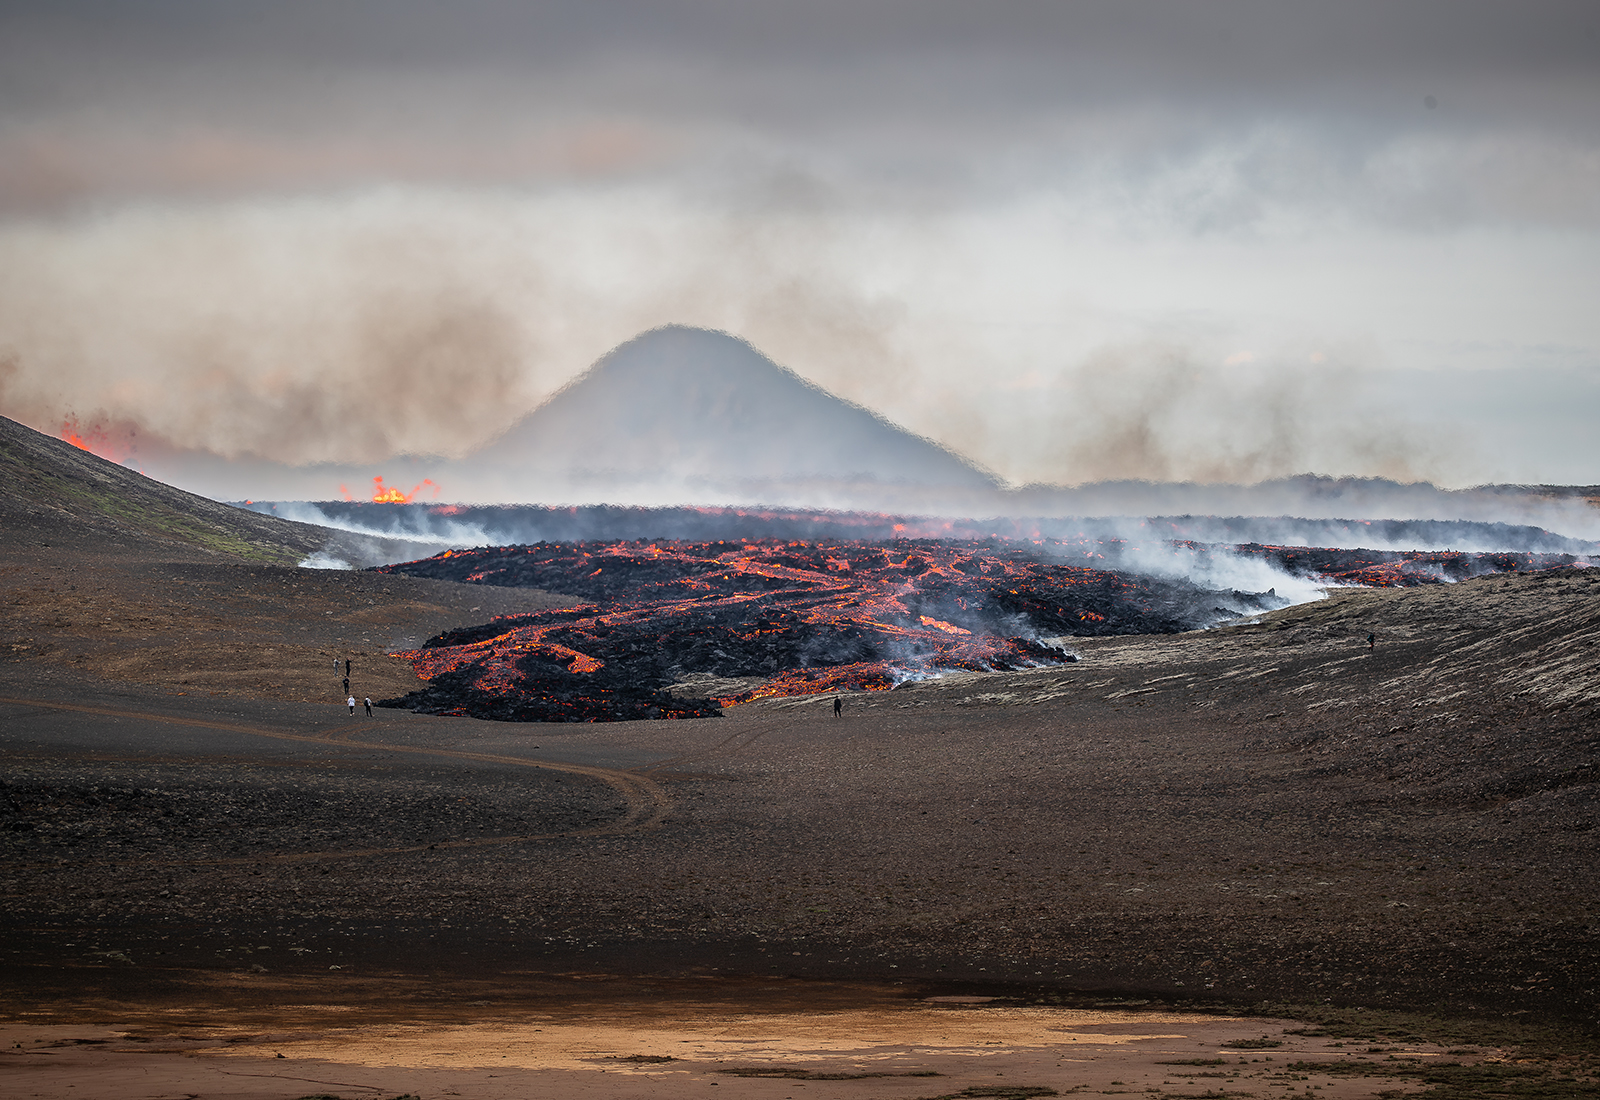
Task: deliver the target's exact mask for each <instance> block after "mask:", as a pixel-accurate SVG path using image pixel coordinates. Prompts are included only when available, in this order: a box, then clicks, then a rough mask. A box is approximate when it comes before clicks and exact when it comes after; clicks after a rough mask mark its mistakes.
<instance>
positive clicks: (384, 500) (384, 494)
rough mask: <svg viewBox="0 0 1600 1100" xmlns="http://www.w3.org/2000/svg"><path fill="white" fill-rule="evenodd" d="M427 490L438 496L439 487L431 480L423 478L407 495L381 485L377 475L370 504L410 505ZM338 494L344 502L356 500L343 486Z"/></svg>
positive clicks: (380, 478)
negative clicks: (429, 489) (418, 495)
mask: <svg viewBox="0 0 1600 1100" xmlns="http://www.w3.org/2000/svg"><path fill="white" fill-rule="evenodd" d="M428 488H431V489H432V490H433V495H434V496H438V495H439V486H437V485H435V484H434V482H433V479H432V478H426V477H425V478H423V479H422V483H421V484H420V485H413V486H412V487H411V491H410V492H409V493H408V492H406V491H405V490H403V489H401V488H399V487H398V486H394V485H385V484H384V483H383V477H382V475H379V476H378V477H375V478H373V479H372V503H374V504H410V503H411V502H412V501H413V500H415V499H416V498H417V494H418V493H420V492H422V490H423V489H428ZM339 493H340V495H341V496H343V497H344V499H346V500H349V501H354V500H355V499H356V497H355V494H354V493H352V492H351V491H350V490H349V489H348V488H347V487H345V486H343V485H341V486H339Z"/></svg>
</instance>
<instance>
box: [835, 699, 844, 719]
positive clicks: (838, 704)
mask: <svg viewBox="0 0 1600 1100" xmlns="http://www.w3.org/2000/svg"><path fill="white" fill-rule="evenodd" d="M833 716H834V717H835V718H842V717H843V716H844V700H843V699H841V698H839V697H838V696H837V695H835V696H834V697H833Z"/></svg>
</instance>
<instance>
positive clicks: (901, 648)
mask: <svg viewBox="0 0 1600 1100" xmlns="http://www.w3.org/2000/svg"><path fill="white" fill-rule="evenodd" d="M381 571H383V572H388V573H395V574H404V575H408V576H416V577H428V578H433V579H441V580H455V581H460V582H466V583H473V584H484V585H492V586H497V587H530V588H539V589H546V590H549V591H555V592H561V593H563V594H566V595H570V596H575V597H578V598H582V599H588V600H592V601H594V605H595V606H590V607H586V608H580V609H571V610H556V611H550V612H545V613H539V614H534V615H524V616H517V617H514V618H503V619H499V620H496V621H494V622H492V623H487V624H483V625H481V626H477V627H469V628H463V629H459V630H454V631H449V632H447V633H444V634H440V635H437V636H435V637H433V638H430V639H429V640H428V641H427V642H426V643H425V644H424V647H423V648H424V649H434V650H442V649H447V648H451V647H460V646H470V645H473V644H474V643H479V642H483V641H487V640H489V639H492V638H494V637H496V636H499V635H502V634H506V633H507V632H510V631H519V630H520V631H525V632H529V633H530V635H531V634H532V633H534V632H537V633H538V640H539V642H540V646H539V647H538V648H536V649H532V650H530V652H527V653H526V654H525V655H523V656H520V657H518V658H517V659H516V660H515V662H514V665H515V668H514V672H513V671H510V670H507V669H505V668H499V669H495V668H490V667H489V666H487V665H485V664H484V663H483V662H482V661H481V660H475V659H473V658H472V657H471V656H470V655H469V656H467V657H464V658H463V659H462V661H461V662H460V663H459V664H456V665H454V666H453V667H450V668H448V669H447V670H445V671H442V672H440V673H438V674H436V675H434V676H433V677H432V680H431V683H430V684H429V686H428V687H427V688H424V689H421V690H419V691H415V692H412V693H410V694H408V695H406V696H404V697H401V698H397V699H386V700H384V702H383V704H382V705H384V706H392V707H402V708H406V709H412V710H418V711H421V712H424V713H430V714H464V715H470V716H472V717H478V718H495V719H502V720H511V721H614V720H620V719H625V718H682V717H698V716H705V715H712V714H716V713H718V712H719V708H718V707H717V706H716V705H715V704H714V703H713V702H711V701H710V700H704V699H701V700H694V699H689V700H684V699H681V698H675V697H674V696H672V695H670V694H668V693H667V691H666V690H665V689H666V688H668V687H669V686H670V685H672V684H674V683H676V682H679V681H681V680H683V679H684V678H685V677H689V676H716V677H725V678H732V677H758V678H759V677H771V676H773V675H776V674H780V673H786V672H792V671H794V670H834V669H839V668H841V667H844V666H858V665H867V664H872V663H885V662H903V663H904V664H905V666H906V667H908V668H917V669H920V670H930V669H933V670H936V669H939V668H964V669H969V670H974V671H976V670H990V671H1007V670H1010V669H1015V668H1019V667H1026V666H1028V665H1032V664H1051V663H1062V662H1065V661H1069V660H1071V659H1072V656H1071V654H1070V653H1069V652H1068V651H1067V650H1065V649H1063V648H1061V647H1060V646H1056V645H1049V644H1046V643H1044V642H1042V641H1041V640H1040V639H1041V638H1046V637H1059V636H1063V635H1071V636H1079V637H1097V636H1110V635H1120V634H1151V633H1154V634H1169V633H1175V632H1178V631H1182V630H1188V629H1193V628H1194V627H1196V626H1201V625H1205V624H1207V623H1211V622H1215V621H1218V620H1219V619H1225V618H1231V617H1233V616H1236V615H1239V614H1241V613H1245V612H1248V611H1258V610H1262V609H1265V608H1269V607H1274V606H1281V604H1282V603H1283V602H1284V601H1283V600H1281V599H1279V598H1278V597H1277V596H1276V594H1275V593H1244V592H1237V591H1218V590H1209V589H1204V588H1200V587H1197V586H1195V585H1193V584H1190V583H1188V582H1184V581H1174V580H1163V579H1159V578H1153V577H1148V576H1135V575H1133V574H1128V573H1121V572H1113V571H1110V570H1105V569H1099V568H1093V567H1088V566H1082V565H1071V564H1065V563H1063V562H1061V561H1059V560H1053V559H1052V558H1051V556H1050V555H1049V553H1048V552H1046V551H1040V550H1039V549H1037V548H1035V547H1033V546H1031V545H1025V546H1020V547H1019V546H1014V545H1011V544H1008V543H1003V542H976V541H968V542H956V541H943V540H933V539H899V540H893V541H890V542H884V543H866V542H844V543H833V544H820V543H798V542H791V543H781V542H772V543H749V542H728V541H722V542H711V543H668V542H645V541H643V540H639V541H635V542H609V543H538V544H535V545H531V546H509V547H494V548H487V549H479V550H469V551H450V552H447V553H444V554H440V555H438V556H435V557H432V558H428V559H426V560H424V561H418V562H407V563H404V564H400V565H391V566H385V567H382V570H381ZM842 590H848V591H844V595H841V591H842ZM846 597H849V598H846ZM596 607H598V608H599V610H600V612H603V613H604V614H603V615H601V616H600V617H599V618H597V617H596V616H597V611H596ZM613 613H614V614H613ZM930 623H931V624H933V626H934V629H930V626H929V624H930ZM941 632H942V633H941ZM951 636H981V637H993V638H996V639H1003V641H1004V645H1003V646H1001V647H996V648H992V649H991V650H987V651H984V652H982V653H973V652H956V651H953V650H951V649H950V648H949V638H950V637H951ZM553 647H559V648H553ZM578 655H582V657H586V658H591V659H592V661H584V660H582V658H581V657H579V656H578ZM595 663H598V665H599V667H593V665H594V664H595ZM889 682H892V681H889Z"/></svg>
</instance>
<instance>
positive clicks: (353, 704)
mask: <svg viewBox="0 0 1600 1100" xmlns="http://www.w3.org/2000/svg"><path fill="white" fill-rule="evenodd" d="M345 702H347V703H349V704H350V713H351V714H354V713H355V712H356V697H355V696H354V695H352V696H350V698H348V699H346V700H345Z"/></svg>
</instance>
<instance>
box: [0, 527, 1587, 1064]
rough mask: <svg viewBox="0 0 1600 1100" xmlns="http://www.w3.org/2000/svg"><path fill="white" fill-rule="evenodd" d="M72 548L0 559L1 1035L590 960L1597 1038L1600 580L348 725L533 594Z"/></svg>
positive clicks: (156, 542) (515, 983) (1383, 600)
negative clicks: (1013, 652) (223, 1000)
mask: <svg viewBox="0 0 1600 1100" xmlns="http://www.w3.org/2000/svg"><path fill="white" fill-rule="evenodd" d="M69 518H70V517H69ZM41 522H42V521H41ZM97 530H98V529H97V528H93V527H92V526H89V525H85V524H80V523H76V522H68V521H59V522H56V524H55V526H53V527H52V528H51V530H50V534H49V536H48V538H43V537H40V535H39V534H38V533H37V531H35V530H33V529H32V528H27V529H18V528H6V529H4V530H0V544H3V548H4V550H5V558H4V564H3V566H0V609H3V614H0V631H3V636H0V656H3V660H0V861H3V866H4V869H5V873H4V875H3V876H0V983H3V986H0V1008H3V1009H4V1010H5V1011H6V1012H7V1013H10V1014H12V1016H13V1018H18V1017H17V1015H16V1014H17V1013H20V1012H24V1011H26V1012H31V1013H43V1014H44V1015H43V1016H39V1017H32V1018H36V1019H67V1020H71V1019H79V1020H82V1019H95V1018H98V1019H107V1018H110V1017H109V1016H107V1015H106V1014H107V1013H110V1012H113V1011H119V1010H120V1011H125V1012H133V1011H135V1010H137V1009H138V1007H139V1006H140V1005H146V1004H149V1003H152V1002H154V1001H157V1000H164V1002H165V1003H185V1002H186V1001H195V999H196V998H200V999H203V997H201V993H202V992H203V991H204V990H206V989H210V988H214V987H215V985H216V983H217V982H218V981H228V982H234V983H235V985H234V986H230V988H231V989H233V993H231V994H230V996H238V997H244V998H247V999H248V998H249V997H258V998H266V999H267V1001H270V1003H271V1004H275V1005H279V1006H280V1008H279V1009H275V1011H277V1012H278V1013H279V1017H280V1018H281V1016H282V1013H283V1012H286V1011H288V1009H285V1008H282V1007H281V1006H283V1005H293V1004H306V1003H313V1002H315V1003H318V1004H340V1003H347V1002H349V1003H357V1002H359V1003H366V1004H368V1005H369V1006H370V1005H371V1004H372V1003H374V1002H372V1001H371V1000H370V996H369V994H367V993H363V992H361V990H362V989H371V988H376V987H375V986H372V985H371V984H370V983H378V984H379V985H380V986H382V987H383V988H385V989H388V990H389V993H388V994H386V995H385V996H391V997H392V996H394V995H396V993H395V991H397V990H400V991H409V992H405V993H403V994H401V995H403V996H406V997H413V996H414V997H416V998H420V999H419V1000H418V1003H419V1004H420V1003H422V1002H423V1001H426V999H427V997H428V996H433V995H434V994H439V993H440V991H441V990H452V989H460V990H464V989H468V988H470V989H472V990H473V991H475V993H476V994H477V995H478V999H485V1000H490V1001H492V1000H494V999H495V998H496V997H501V996H511V995H512V994H513V993H514V992H515V991H516V990H519V989H524V988H525V987H527V985H528V983H529V982H533V981H536V980H540V981H544V980H555V979H556V977H557V976H560V975H567V976H568V978H569V979H571V978H572V976H575V975H576V976H584V975H586V976H589V977H591V978H594V977H601V976H610V977H609V978H607V980H611V979H616V978H618V976H631V977H629V978H627V980H628V981H632V982H638V981H644V980H656V979H659V980H661V981H663V982H683V981H697V980H701V979H708V978H717V979H719V980H725V981H737V982H745V983H759V982H762V981H767V982H793V981H801V982H814V981H823V980H827V981H833V982H851V981H863V982H878V983H889V985H890V986H894V987H895V988H902V989H904V990H906V991H907V992H908V993H910V994H915V995H921V994H928V993H958V992H966V993H969V992H980V993H985V994H994V993H1000V994H1004V995H1005V996H1008V997H1015V998H1021V999H1024V1000H1031V1001H1033V1002H1036V1003H1050V1000H1051V999H1052V998H1054V999H1055V1000H1056V1001H1059V1002H1061V1003H1079V1004H1087V1003H1090V1002H1093V1001H1100V1002H1108V1001H1117V1002H1120V1003H1122V1004H1128V1003H1130V1002H1135V1001H1137V1002H1147V1008H1148V1009H1149V1010H1154V1009H1155V1008H1156V1007H1158V1006H1165V1009H1170V1008H1172V1007H1174V1006H1185V1007H1189V1008H1200V1009H1206V1010H1227V1011H1281V1010H1282V1006H1284V1005H1294V1006H1297V1007H1296V1008H1295V1012H1298V1013H1301V1014H1305V1013H1309V1012H1313V1011H1324V1010H1325V1011H1328V1012H1334V1011H1352V1012H1353V1011H1354V1010H1355V1008H1356V1007H1360V1008H1362V1010H1363V1011H1368V1012H1370V1011H1374V1010H1382V1011H1386V1012H1425V1013H1429V1014H1432V1018H1433V1019H1434V1020H1435V1021H1436V1022H1437V1020H1438V1019H1439V1015H1438V1014H1440V1013H1443V1014H1444V1015H1445V1016H1447V1017H1448V1018H1449V1019H1451V1020H1455V1021H1463V1020H1476V1021H1480V1023H1481V1024H1482V1026H1483V1027H1491V1026H1492V1027H1496V1028H1504V1027H1509V1026H1512V1025H1513V1024H1515V1023H1517V1022H1526V1021H1544V1022H1545V1023H1547V1024H1549V1025H1550V1026H1552V1027H1558V1028H1562V1029H1566V1030H1564V1031H1563V1032H1562V1033H1563V1034H1564V1035H1566V1036H1567V1037H1568V1038H1566V1039H1564V1040H1562V1041H1563V1042H1567V1043H1569V1044H1572V1049H1587V1047H1586V1046H1585V1044H1590V1043H1592V1036H1593V1034H1594V1032H1595V1030H1596V1026H1597V1025H1596V1021H1597V1018H1600V990H1597V984H1596V975H1597V974H1600V921H1597V920H1596V918H1595V915H1594V914H1595V907H1594V904H1593V899H1594V898H1595V897H1596V896H1597V889H1596V887H1597V885H1600V883H1597V881H1596V877H1597V874H1600V872H1597V866H1600V864H1597V861H1596V859H1595V849H1596V844H1595V839H1596V833H1595V822H1596V806H1597V800H1596V791H1597V787H1596V782H1595V780H1596V774H1597V773H1596V769H1597V766H1600V733H1597V728H1600V723H1597V721H1596V719H1597V713H1596V705H1597V703H1600V674H1597V665H1596V660H1595V657H1596V654H1597V646H1600V573H1597V571H1594V570H1585V569H1572V570H1558V571H1549V572H1541V573H1532V574H1518V575H1512V576H1504V577H1484V578H1478V579H1474V580H1469V581H1464V582H1462V583H1459V584H1455V585H1449V586H1433V587H1426V588H1415V589H1406V590H1383V591H1373V590H1336V591H1335V592H1333V593H1332V594H1331V596H1330V598H1329V599H1327V600H1325V601H1321V602H1318V603H1314V604H1309V605H1304V606H1301V607H1296V608H1289V609H1286V610H1283V611H1279V612H1274V613H1271V614H1266V615H1262V616H1261V617H1260V618H1259V620H1258V621H1256V622H1254V623H1253V624H1241V625H1238V626H1234V627H1230V628H1226V629H1222V630H1214V631H1207V632H1197V633H1190V634H1178V635H1169V636H1162V637H1129V638H1104V639H1090V640H1082V641H1078V642H1075V643H1074V645H1075V646H1076V648H1077V649H1078V651H1079V653H1080V654H1081V657H1082V660H1081V661H1079V662H1078V663H1076V664H1074V665H1071V666H1067V667H1056V668H1050V669H1040V670H1034V671H1024V672H1017V673H1007V674H996V675H962V676H951V677H947V678H943V679H938V680H929V681H925V682H923V683H918V684H912V685H906V686H903V687H901V688H900V689H897V690H895V691H892V692H879V693H859V694H853V695H849V696H847V697H846V700H845V703H846V705H845V713H844V717H843V718H842V719H838V720H836V719H834V718H833V716H832V710H831V705H830V704H831V698H826V697H825V698H809V699H787V700H776V701H771V702H766V703H757V704H749V705H746V706H742V707H737V708H734V709H732V710H730V711H729V712H728V713H727V716H725V717H723V718H719V719H705V720H693V721H658V722H625V723H613V724H605V725H571V724H563V725H515V724H501V723H490V722H478V721H472V720H460V719H447V718H431V717H426V716H420V715H413V714H409V713H403V712H392V711H390V712H384V711H380V712H379V713H378V714H377V715H376V716H374V717H372V718H370V719H369V718H368V717H367V716H366V715H365V714H358V715H356V716H353V717H352V716H351V715H349V714H348V712H347V710H346V708H345V707H344V706H343V705H342V703H341V702H339V700H340V699H342V696H343V694H344V693H343V688H342V684H340V683H339V682H337V680H336V677H338V678H341V679H342V668H341V669H335V668H334V666H333V661H334V659H335V658H339V659H341V660H342V659H343V658H344V657H346V656H349V657H350V658H351V659H352V661H353V662H354V668H353V673H352V681H353V682H352V685H351V687H352V691H354V692H355V693H356V694H357V695H358V696H364V695H366V694H372V695H373V696H374V697H375V698H376V697H378V694H379V692H380V690H381V691H386V692H393V693H399V691H400V690H403V689H405V688H407V687H408V686H411V685H414V684H415V677H414V675H413V674H412V673H411V671H410V670H409V669H408V668H406V667H405V666H404V665H402V664H399V663H398V662H395V661H392V660H389V659H387V658H385V657H383V654H384V653H385V652H386V651H388V650H390V649H393V648H397V647H401V646H409V645H414V644H416V642H417V641H418V640H420V639H421V638H423V637H427V636H429V635H431V634H434V633H438V632H439V631H441V630H445V629H449V628H451V627H455V626H461V625H467V624H470V623H473V622H481V621H482V620H483V619H484V618H485V617H487V616H489V615H492V614H497V613H505V612H507V611H513V610H518V609H531V608H534V607H538V606H551V605H554V604H559V603H560V602H561V599H562V598H561V597H554V596H549V595H546V594H542V593H537V592H529V591H525V590H489V589H484V588H481V587H474V586H466V585H458V584H452V583H449V582H442V581H420V580H414V579H409V578H397V577H392V576H381V575H376V574H361V573H325V572H314V571H309V570H295V569H292V568H285V567H281V566H275V565H270V564H262V563H260V562H259V561H257V562H251V561H248V560H241V559H240V558H238V557H229V556H228V555H226V554H222V553H220V552H218V551H216V550H215V549H214V548H209V549H208V548H205V547H197V546H194V545H192V544H184V543H181V542H180V543H175V542H173V541H172V540H170V539H165V538H161V539H156V538H153V537H145V536H139V535H138V533H137V532H134V533H131V534H130V533H126V532H125V533H124V534H123V535H119V536H118V539H120V541H118V539H109V540H108V539H105V538H101V537H100V536H99V535H98V534H96V531H97ZM45 542H49V543H50V544H51V545H49V546H45V545H43V544H44V543H45ZM1369 633H1371V634H1375V635H1376V639H1375V643H1374V645H1373V647H1372V648H1370V649H1369V647H1368V643H1367V636H1368V634H1369ZM185 680H187V681H188V682H187V683H186V682H185ZM729 975H732V977H731V978H730V977H728V976H729ZM255 980H260V981H261V982H264V983H270V987H269V986H261V987H259V988H255V987H252V988H255V992H253V993H252V992H250V989H249V988H246V986H245V985H239V984H238V983H246V984H248V983H249V982H251V981H255ZM618 980H621V979H618ZM362 983H368V984H367V985H363V984H362ZM895 983H900V984H899V985H898V986H895ZM664 988H665V987H664ZM750 988H757V986H754V985H752V986H750ZM429 990H432V991H433V993H432V994H430V993H428V991H429ZM496 991H498V992H496ZM364 997H366V998H369V1000H367V1001H364V1002H363V1001H362V998H364ZM446 999H447V1000H448V999H449V997H448V996H446ZM196 1003H198V1002H197V1001H196ZM261 1003H266V1002H261ZM429 1003H433V1002H429ZM451 1003H454V1001H451ZM1318 1006H1321V1007H1320V1008H1319V1007H1318ZM1165 1009H1163V1010H1165ZM1407 1026H1414V1027H1417V1028H1420V1027H1421V1026H1422V1025H1407ZM1429 1026H1434V1025H1429ZM1440 1026H1442V1025H1440ZM1452 1026H1454V1025H1452ZM1407 1034H1410V1032H1407ZM1419 1034H1420V1032H1419ZM1585 1035H1587V1036H1590V1038H1587V1039H1586V1038H1582V1036H1585ZM1547 1094H1548V1095H1562V1093H1560V1092H1559V1091H1557V1092H1551V1093H1547ZM284 1095H290V1094H284ZM293 1095H299V1094H298V1093H297V1094H293ZM908 1095H924V1094H923V1093H914V1094H908ZM926 1095H933V1093H932V1092H931V1091H930V1092H928V1093H926ZM974 1095H975V1094H974Z"/></svg>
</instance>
